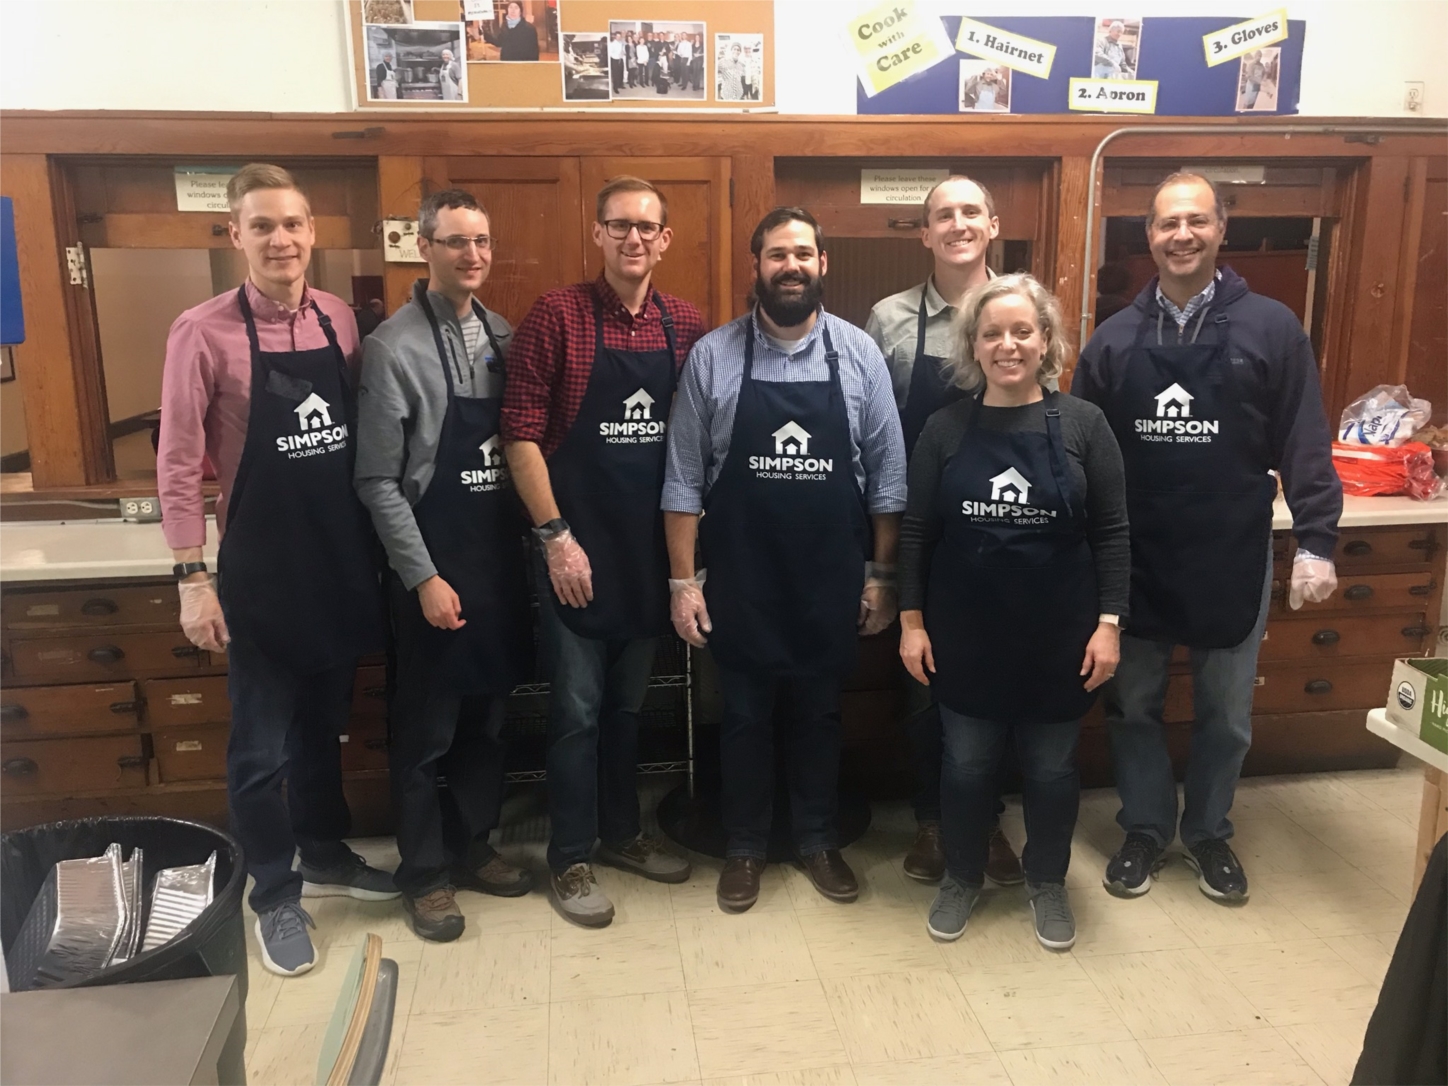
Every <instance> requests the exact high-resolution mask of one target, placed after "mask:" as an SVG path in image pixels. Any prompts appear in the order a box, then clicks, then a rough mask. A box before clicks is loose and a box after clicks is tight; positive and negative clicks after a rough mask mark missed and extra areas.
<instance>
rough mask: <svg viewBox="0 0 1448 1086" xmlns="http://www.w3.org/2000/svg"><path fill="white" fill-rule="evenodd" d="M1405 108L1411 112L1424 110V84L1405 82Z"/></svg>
mask: <svg viewBox="0 0 1448 1086" xmlns="http://www.w3.org/2000/svg"><path fill="white" fill-rule="evenodd" d="M1403 108H1404V109H1405V110H1407V111H1408V112H1409V113H1422V112H1423V84H1422V83H1411V82H1410V83H1404V84H1403Z"/></svg>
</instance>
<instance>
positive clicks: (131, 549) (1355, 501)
mask: <svg viewBox="0 0 1448 1086" xmlns="http://www.w3.org/2000/svg"><path fill="white" fill-rule="evenodd" d="M1340 523H1341V525H1342V527H1344V528H1360V527H1367V526H1378V525H1386V524H1427V523H1436V524H1448V500H1439V501H1432V502H1417V501H1413V500H1412V499H1411V498H1344V499H1343V512H1342V521H1341V522H1340ZM1272 527H1273V528H1277V529H1284V528H1290V527H1292V516H1291V514H1290V513H1288V511H1287V505H1286V503H1285V502H1283V501H1282V499H1281V498H1280V497H1279V498H1278V499H1277V504H1276V506H1275V507H1274V508H1273V515H1272ZM206 534H207V538H208V542H207V544H206V558H207V560H208V561H209V562H210V563H211V568H212V569H215V568H216V521H215V520H214V519H213V518H211V517H208V518H207V532H206ZM172 564H173V561H172V557H171V550H170V548H169V547H167V546H166V541H165V539H164V538H163V537H162V535H161V526H160V525H159V524H126V523H123V522H121V521H116V520H105V521H94V520H90V521H81V520H77V521H32V522H24V521H17V522H13V523H0V581H7V582H9V581H79V580H99V579H102V578H110V577H166V576H168V575H169V574H170V573H171V566H172Z"/></svg>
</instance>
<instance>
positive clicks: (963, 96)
mask: <svg viewBox="0 0 1448 1086" xmlns="http://www.w3.org/2000/svg"><path fill="white" fill-rule="evenodd" d="M960 111H961V112H962V113H1009V112H1010V111H1011V70H1010V69H1009V68H1007V67H1006V66H1005V65H1003V64H994V63H992V62H991V61H989V60H962V61H961V62H960Z"/></svg>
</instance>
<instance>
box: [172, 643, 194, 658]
mask: <svg viewBox="0 0 1448 1086" xmlns="http://www.w3.org/2000/svg"><path fill="white" fill-rule="evenodd" d="M171 655H172V656H174V657H176V659H178V660H184V659H186V658H187V657H188V656H193V657H194V656H200V655H201V650H200V649H198V648H197V647H196V646H195V645H177V646H176V647H175V648H173V649H172V650H171Z"/></svg>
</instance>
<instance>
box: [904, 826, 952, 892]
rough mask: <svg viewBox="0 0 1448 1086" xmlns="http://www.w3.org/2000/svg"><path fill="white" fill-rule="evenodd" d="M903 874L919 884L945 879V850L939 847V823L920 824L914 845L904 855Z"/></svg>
mask: <svg viewBox="0 0 1448 1086" xmlns="http://www.w3.org/2000/svg"><path fill="white" fill-rule="evenodd" d="M905 874H907V875H909V876H910V877H911V878H912V879H918V880H920V881H921V882H939V881H940V880H941V879H942V878H944V877H945V849H943V848H942V847H941V845H940V823H939V822H922V823H920V827H919V829H917V830H916V831H915V843H914V844H913V845H911V846H910V851H909V852H907V853H905Z"/></svg>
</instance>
